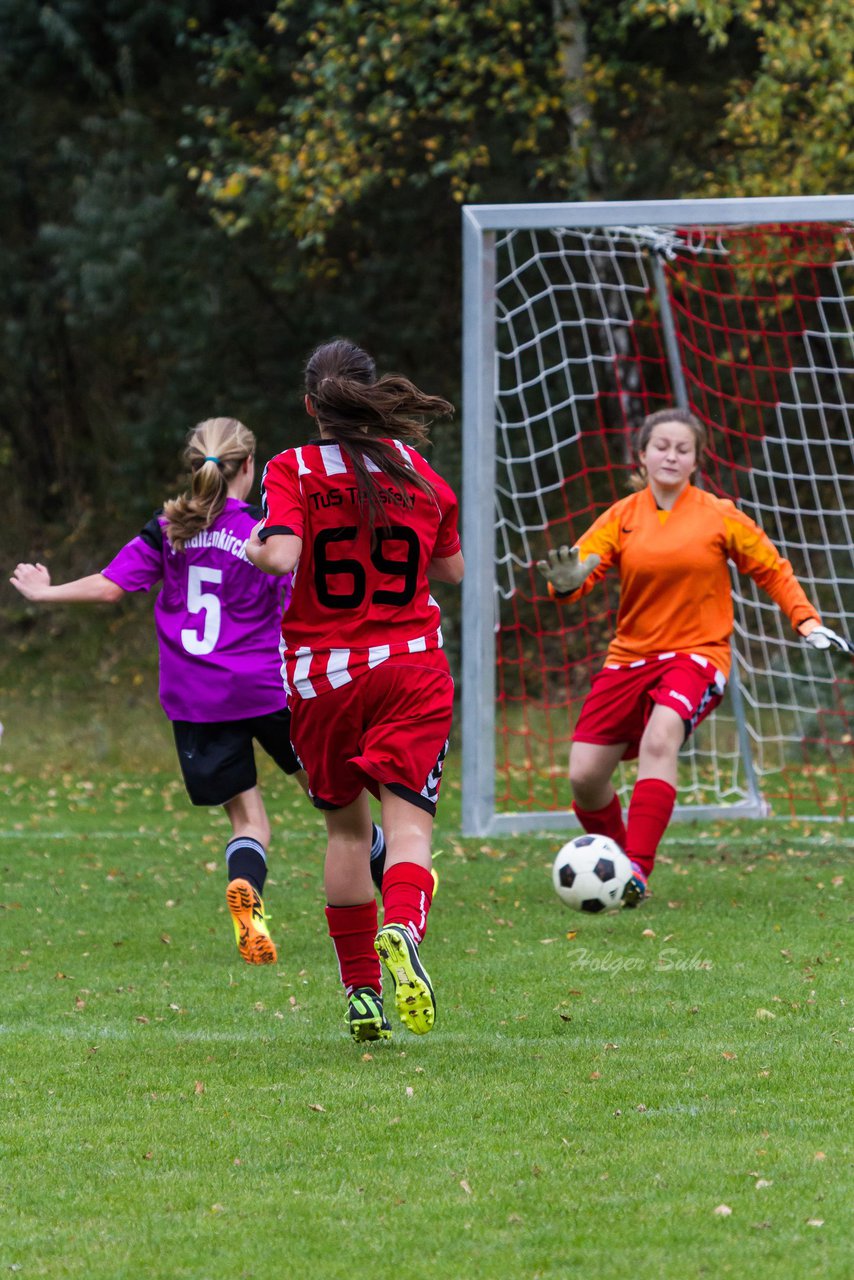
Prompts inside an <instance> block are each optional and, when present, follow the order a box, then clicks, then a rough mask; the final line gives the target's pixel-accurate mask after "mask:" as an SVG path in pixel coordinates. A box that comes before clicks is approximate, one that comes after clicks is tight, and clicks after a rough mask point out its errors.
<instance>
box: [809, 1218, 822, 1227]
mask: <svg viewBox="0 0 854 1280" xmlns="http://www.w3.org/2000/svg"><path fill="white" fill-rule="evenodd" d="M807 1226H808V1227H823V1226H824V1218H807Z"/></svg>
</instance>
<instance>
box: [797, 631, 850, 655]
mask: <svg viewBox="0 0 854 1280" xmlns="http://www.w3.org/2000/svg"><path fill="white" fill-rule="evenodd" d="M804 640H806V642H807V644H808V645H810V646H811V647H812V648H813V649H829V648H830V647H831V646H833V648H834V649H841V650H842V652H843V653H851V654H854V645H852V644H851V641H850V640H846V639H845V637H844V636H838V635H837V634H836V632H835V631H831V629H830V627H823V626H821V625H820V624H819V626H817V627H813V629H812V631H811V632H810V633H809V635H806V636H804Z"/></svg>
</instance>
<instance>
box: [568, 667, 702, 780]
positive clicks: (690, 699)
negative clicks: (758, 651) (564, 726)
mask: <svg viewBox="0 0 854 1280" xmlns="http://www.w3.org/2000/svg"><path fill="white" fill-rule="evenodd" d="M725 689H726V680H725V679H724V677H723V675H722V674H721V672H720V671H718V669H717V667H715V666H713V664H712V663H711V662H709V660H708V659H707V658H701V657H700V656H699V654H694V653H664V654H661V655H660V656H659V657H655V658H644V659H641V660H640V661H639V662H633V663H631V664H630V665H629V666H626V667H618V666H615V665H609V666H606V667H603V668H602V670H601V671H600V672H598V674H597V675H595V676H594V677H593V680H592V681H591V684H590V692H589V694H588V695H587V697H586V698H585V699H584V705H583V706H582V708H581V713H580V715H579V717H578V721H577V723H576V725H575V731H574V733H573V735H572V740H573V742H593V743H596V744H598V745H600V746H613V745H614V744H615V743H618V742H625V743H627V744H628V745H627V746H626V750H625V751H624V752H623V759H624V760H633V759H634V758H635V756H636V755H637V753H638V747H639V745H640V740H641V735H642V734H643V731H644V729H645V728H646V724H647V721H648V720H649V717H650V715H651V714H652V708H653V706H654V705H655V704H656V703H659V704H660V705H661V706H664V707H672V708H673V710H674V711H676V712H677V713H678V715H679V716H680V717H681V719H682V723H683V724H684V725H685V738H686V739H687V738H688V736H689V735H690V734H691V733H692V732H693V731H694V729H696V727H697V725H698V724H699V723H700V721H701V720H705V718H706V716H707V715H710V714H711V712H712V711H714V709H715V707H717V706H718V705H719V704H720V701H721V698H722V697H723V695H724V691H725Z"/></svg>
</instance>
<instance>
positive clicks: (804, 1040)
mask: <svg viewBox="0 0 854 1280" xmlns="http://www.w3.org/2000/svg"><path fill="white" fill-rule="evenodd" d="M6 692H7V695H8V697H9V699H10V700H11V701H12V702H13V703H14V693H13V691H12V690H11V689H7V691H6ZM117 714H118V713H117ZM51 716H54V717H58V720H56V723H61V722H62V708H61V707H59V708H57V707H54V708H53V709H52V711H51ZM135 716H136V713H135V712H132V713H130V714H128V717H127V723H126V724H124V723H123V722H122V720H121V716H120V715H118V718H117V719H111V718H110V717H107V718H106V720H105V721H104V724H103V725H102V729H103V733H102V734H101V735H100V736H99V735H98V734H97V733H95V734H94V736H93V735H92V732H91V731H92V725H91V723H89V722H87V721H86V720H85V718H84V720H83V721H82V722H81V721H79V720H78V724H79V728H80V731H79V735H78V738H79V742H80V743H82V744H83V745H81V746H79V749H78V750H77V751H76V753H75V741H74V737H75V735H74V733H73V732H72V730H71V728H70V725H66V727H65V729H64V730H63V732H62V736H61V737H60V738H58V739H56V740H55V741H54V743H53V747H52V749H51V750H50V751H47V752H46V751H45V750H44V749H43V748H42V749H41V750H39V746H38V741H39V739H38V735H37V734H36V735H35V736H33V735H32V734H29V735H27V737H26V741H24V738H23V736H22V735H21V734H20V733H18V734H17V736H16V735H15V733H14V732H13V733H12V734H9V733H7V736H6V743H5V745H4V747H3V748H2V751H0V769H2V772H0V794H2V796H3V801H4V803H3V810H2V822H0V866H2V879H0V929H2V945H1V946H0V964H2V1007H0V1088H2V1104H3V1105H2V1112H0V1115H2V1120H0V1132H2V1162H0V1274H5V1273H7V1272H8V1273H10V1274H12V1273H17V1274H20V1275H21V1276H23V1277H30V1276H47V1277H84V1276H85V1277H88V1278H90V1280H92V1278H96V1280H100V1278H102V1277H103V1278H104V1280H107V1278H110V1280H120V1278H123V1277H128V1278H131V1277H133V1278H137V1277H163V1278H164V1280H165V1278H167V1277H168V1278H169V1280H172V1278H174V1280H178V1278H179V1277H180V1278H181V1280H183V1278H185V1277H186V1278H187V1280H189V1278H192V1280H208V1277H210V1280H214V1278H215V1277H220V1276H228V1277H239V1278H246V1280H249V1278H250V1277H251V1278H257V1280H262V1278H264V1280H266V1278H267V1277H272V1276H292V1275H293V1276H317V1277H319V1278H322V1280H338V1278H339V1277H341V1278H342V1280H343V1278H345V1277H346V1278H347V1280H361V1278H362V1277H369V1276H374V1275H375V1274H377V1273H382V1274H389V1273H393V1274H397V1275H411V1276H418V1277H422V1278H424V1280H432V1278H436V1280H455V1278H456V1277H476V1278H478V1280H480V1278H483V1280H505V1278H507V1280H509V1278H510V1277H512V1278H513V1280H535V1277H541V1278H542V1280H547V1278H548V1280H557V1278H558V1277H566V1276H570V1275H574V1274H585V1275H589V1276H593V1277H603V1278H609V1280H610V1278H612V1277H613V1280H623V1278H624V1277H625V1280H629V1278H632V1280H635V1278H636V1277H655V1278H659V1277H664V1278H668V1280H669V1278H670V1277H672V1278H673V1280H689V1278H690V1277H705V1276H718V1275H734V1276H743V1275H746V1274H749V1273H751V1272H753V1273H754V1274H756V1275H761V1276H762V1277H763V1280H768V1278H776V1277H780V1278H781V1280H782V1278H783V1277H785V1280H792V1278H793V1277H796V1278H797V1280H802V1278H803V1277H811V1276H816V1277H818V1276H820V1277H838V1278H839V1280H843V1278H845V1280H848V1278H849V1277H850V1276H851V1275H852V1273H854V1249H852V1240H854V1223H852V1218H851V1202H850V1186H851V1183H850V1170H851V1167H852V1145H854V1144H852V1127H851V1123H850V1103H851V1097H852V1071H851V1040H852V1022H854V1010H852V1007H851V1002H850V998H851V983H850V958H849V957H850V952H848V953H847V954H846V952H845V950H844V948H845V946H846V937H845V935H846V931H848V932H850V920H851V905H850V889H851V882H852V873H851V870H850V861H851V855H852V849H854V838H852V836H854V833H852V828H851V825H850V824H847V825H844V826H842V825H828V824H817V825H816V826H815V827H813V828H809V827H807V826H805V825H800V826H793V825H790V824H778V825H774V824H766V825H753V826H751V825H748V824H742V825H740V826H739V827H738V828H737V829H734V830H733V829H731V830H727V829H726V828H724V827H723V826H718V827H715V828H713V829H709V830H704V831H696V830H694V829H693V828H687V827H681V828H672V829H671V832H670V833H669V836H668V839H667V842H666V844H665V846H664V847H663V849H662V858H661V865H660V867H659V869H658V870H657V871H656V875H655V878H654V881H653V887H654V889H655V896H654V897H653V898H652V900H651V901H650V902H649V903H647V904H646V905H645V906H644V908H643V909H642V910H640V911H637V912H623V913H619V914H615V915H610V916H608V917H606V918H604V919H603V918H601V917H595V918H587V917H583V916H576V915H573V914H571V913H570V912H568V911H567V910H566V909H565V908H564V907H562V906H561V904H560V903H559V902H558V900H557V898H556V897H555V896H554V894H553V892H552V889H551V885H550V882H549V867H550V863H551V859H552V857H553V855H554V851H555V849H556V846H557V844H558V843H559V840H557V839H556V838H555V837H554V836H550V837H548V838H536V837H525V838H519V839H502V840H500V841H488V842H487V841H481V840H462V839H460V838H459V837H458V835H457V831H458V814H459V780H458V765H457V763H456V762H455V761H452V762H451V764H450V766H449V774H448V778H447V782H446V788H445V791H444V793H443V805H442V809H441V821H440V823H439V825H438V831H437V840H436V848H437V850H438V858H437V868H438V870H439V871H440V873H441V886H440V891H439V894H438V896H437V899H436V903H435V907H434V912H433V915H432V917H431V926H430V932H429V934H428V938H427V940H426V942H425V945H424V948H423V955H424V959H425V962H426V963H427V966H428V968H429V969H430V972H431V975H432V977H433V980H434V982H435V984H436V989H437V1001H438V1018H437V1024H436V1028H435V1030H434V1032H433V1033H432V1034H431V1035H430V1036H427V1037H423V1038H419V1037H415V1036H412V1035H410V1034H409V1033H407V1032H406V1031H405V1030H404V1029H403V1028H402V1027H400V1026H399V1025H397V1024H396V1031H395V1036H394V1039H393V1041H392V1043H391V1044H390V1045H379V1046H372V1047H370V1052H365V1047H364V1046H360V1047H357V1046H355V1045H353V1044H352V1043H351V1042H350V1041H349V1039H348V1037H347V1036H346V1034H345V1028H344V1022H343V1012H344V1004H343V998H342V995H341V992H340V988H339V985H338V981H337V973H336V968H335V963H334V959H333V954H332V950H331V944H330V942H329V940H328V938H327V936H326V931H325V921H324V917H323V910H322V908H323V893H322V889H321V882H320V866H321V846H322V837H321V827H320V820H319V818H318V816H317V815H315V814H314V812H313V811H312V810H311V809H310V808H309V807H308V806H307V805H306V803H305V801H304V800H302V799H301V798H300V797H298V796H297V794H296V788H295V787H294V786H293V785H292V784H289V783H288V782H287V781H286V780H284V779H281V778H278V777H275V776H274V775H273V774H272V773H271V772H270V771H269V770H268V769H266V768H265V769H264V772H263V775H262V776H263V781H264V783H265V787H266V791H267V795H268V800H269V807H270V809H271V811H272V813H273V814H274V823H275V831H276V836H275V843H274V848H273V851H272V853H271V875H270V879H269V881H268V889H267V893H266V900H267V907H268V910H269V911H270V912H271V914H272V917H273V919H272V922H271V928H272V931H273V933H274V936H275V937H276V940H277V942H278V944H279V947H280V953H281V962H280V964H279V965H277V966H270V967H268V968H262V969H252V968H249V967H248V966H246V965H244V964H243V963H242V962H241V961H240V960H239V958H238V956H237V952H236V949H235V948H234V945H233V936H232V932H231V927H230V921H229V918H228V916H227V914H226V912H225V907H224V902H223V890H224V876H223V866H222V849H223V844H224V838H225V826H224V819H223V817H222V815H221V814H219V813H218V812H217V813H209V812H206V811H199V810H193V809H192V808H191V807H190V806H189V804H188V803H187V802H186V799H185V796H184V793H183V790H182V787H181V785H180V783H179V782H178V781H177V779H176V776H175V774H176V770H175V769H173V766H172V761H171V758H170V751H171V748H170V745H169V738H168V730H167V728H166V726H165V725H163V724H162V723H161V722H159V721H155V720H154V719H153V718H148V719H147V718H145V717H143V720H142V722H141V723H140V725H139V726H138V727H137V728H136V729H135V728H134V726H135V725H136V723H137V721H136V719H135ZM6 718H7V722H8V716H7V717H6ZM117 733H118V735H119V738H120V740H121V741H122V742H123V744H124V756H125V758H126V759H127V760H128V761H132V762H133V771H130V770H129V769H128V768H126V769H125V770H124V771H123V770H122V769H120V768H119V767H117V766H116V765H115V764H113V763H111V762H110V761H111V760H112V759H113V756H114V755H115V754H117V752H116V751H115V750H114V746H115V744H114V743H112V745H111V743H110V742H108V744H107V748H104V745H103V744H104V741H107V740H108V739H111V735H112V737H115V735H116V734H117ZM99 743H100V744H101V745H100V746H99V745H98V744H99ZM16 744H17V747H18V750H15V747H16ZM105 760H106V761H107V763H104V761H105ZM154 760H156V761H157V764H156V765H155V764H153V763H152V762H153V761H154ZM846 1116H847V1120H846ZM724 1206H726V1208H724Z"/></svg>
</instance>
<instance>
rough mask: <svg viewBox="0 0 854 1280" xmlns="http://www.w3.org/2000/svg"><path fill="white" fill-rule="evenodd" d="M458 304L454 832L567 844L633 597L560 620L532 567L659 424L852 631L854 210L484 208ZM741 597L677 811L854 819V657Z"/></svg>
mask: <svg viewBox="0 0 854 1280" xmlns="http://www.w3.org/2000/svg"><path fill="white" fill-rule="evenodd" d="M463 291H464V299H463V485H462V506H463V528H462V532H463V549H464V552H465V556H466V575H465V578H464V581H463V601H462V705H461V710H462V754H463V786H462V817H463V831H464V833H465V834H469V835H490V834H501V833H509V832H514V831H526V830H538V829H554V830H557V829H562V828H569V827H572V826H574V825H576V824H575V819H574V817H573V815H572V813H571V810H570V801H571V795H570V791H569V784H568V778H567V763H568V752H569V743H570V740H571V736H572V725H573V723H574V720H575V717H576V715H577V713H578V710H579V708H580V705H581V702H582V701H583V698H584V696H585V694H586V692H587V690H588V688H589V684H590V677H591V675H592V674H593V673H594V672H595V671H596V670H598V668H599V666H601V663H602V660H603V657H604V651H605V648H606V647H607V643H608V640H609V639H610V637H611V635H612V633H613V629H614V622H615V617H616V605H617V600H618V585H617V583H616V580H615V578H614V575H609V577H608V578H606V579H605V580H604V581H603V582H602V583H599V584H598V585H597V587H596V588H595V589H594V591H593V592H592V593H591V594H590V595H589V596H587V597H585V599H584V600H583V601H581V602H580V603H579V604H577V605H575V606H561V605H558V604H555V602H554V601H552V600H550V599H549V598H548V596H547V594H546V592H545V589H544V584H543V582H542V579H538V575H537V573H536V569H535V564H536V561H537V560H538V559H541V558H542V557H543V556H544V554H545V552H546V551H547V550H548V549H549V548H550V547H553V546H558V545H560V544H561V543H564V542H569V543H571V542H573V541H574V540H575V539H577V538H578V537H579V536H580V535H581V533H582V532H583V531H584V529H585V528H587V527H588V526H589V524H590V523H592V521H593V519H595V517H596V516H597V515H598V514H599V512H600V511H602V510H604V509H605V508H606V507H607V506H609V505H610V504H611V503H612V502H614V501H616V500H617V499H618V498H619V497H621V496H623V495H624V494H625V493H627V492H628V487H627V481H628V477H629V475H630V474H631V471H632V469H633V468H632V455H631V440H632V436H633V433H634V430H635V429H636V428H637V427H638V426H639V425H640V422H641V421H642V420H643V418H644V417H645V416H646V414H647V413H650V412H653V411H654V410H655V409H658V408H661V407H664V406H666V405H672V404H679V405H682V406H684V407H687V408H690V409H691V410H692V411H693V412H694V413H696V414H697V416H698V417H699V418H700V419H701V420H702V421H703V422H704V423H705V424H706V427H707V429H708V432H709V437H710V448H709V452H708V457H707V459H706V462H705V464H704V468H703V471H702V474H701V476H700V477H699V478H698V483H700V484H702V485H703V486H704V487H707V488H708V489H709V490H710V491H712V492H714V493H716V494H719V495H720V496H724V497H731V498H733V499H734V500H735V501H736V502H737V503H738V505H739V507H740V508H741V509H742V510H744V511H745V512H746V513H747V514H748V515H750V516H751V517H752V518H753V519H754V520H756V522H757V524H759V525H760V526H761V527H762V528H763V529H764V530H765V531H766V533H767V534H768V535H769V537H770V538H771V539H772V541H773V542H774V543H775V544H776V545H777V547H778V548H779V550H780V551H781V553H782V554H783V555H784V556H786V558H787V559H789V560H791V562H792V564H793V567H794V570H795V573H796V575H797V577H798V579H799V580H800V582H801V583H802V585H803V587H804V589H805V591H806V592H807V595H808V596H809V597H810V598H811V599H812V600H813V601H814V602H815V604H816V605H817V607H818V608H819V610H820V611H821V613H822V617H823V620H824V621H825V623H826V625H828V626H830V627H832V628H833V629H834V630H836V631H841V632H842V633H844V634H847V635H849V636H854V196H844V195H837V196H815V197H801V198H794V197H791V198H790V197H778V198H767V199H743V200H695V201H633V202H626V203H610V202H607V203H577V204H534V205H531V204H523V205H469V206H466V207H465V208H464V209H463ZM732 583H733V602H734V608H735V628H734V632H733V641H732V650H733V664H732V672H731V675H730V681H729V685H728V692H727V695H726V698H725V700H724V703H723V704H722V706H721V707H720V708H719V709H718V711H717V712H716V713H715V715H714V716H712V717H710V718H709V719H708V720H707V721H705V722H704V723H703V724H702V725H701V726H700V727H699V729H698V730H697V733H696V734H695V735H694V736H692V738H691V739H690V740H689V743H688V744H687V745H686V747H685V749H684V750H683V752H682V753H681V756H680V776H679V783H678V800H677V807H676V811H675V817H676V818H677V819H681V820H686V819H701V818H702V819H709V820H712V819H724V818H730V817H738V816H741V817H744V816H749V817H758V816H766V815H768V816H773V817H786V818H790V817H793V816H803V817H812V818H815V819H821V820H831V819H838V818H850V817H852V816H854V798H852V795H851V791H852V787H851V781H852V775H853V774H854V742H852V733H854V723H852V721H854V664H852V663H850V660H847V661H846V659H845V657H844V655H841V654H836V661H834V657H833V656H832V655H831V656H829V655H828V654H827V653H824V652H817V651H812V650H809V649H808V648H807V646H805V645H804V644H803V642H802V641H800V640H799V639H798V638H797V637H796V636H795V635H794V634H793V632H792V630H791V628H790V626H789V624H788V621H787V619H785V618H784V617H783V615H782V614H780V612H779V610H778V609H777V607H776V605H774V604H773V602H772V601H770V600H769V599H768V598H767V597H766V596H764V595H763V594H762V593H761V592H760V591H759V590H758V589H757V588H756V587H755V585H754V584H753V582H752V581H751V580H750V579H748V578H743V577H740V576H739V575H738V574H737V573H736V572H735V570H734V569H733V574H732ZM631 778H632V770H630V768H628V767H626V768H622V769H621V771H620V774H619V776H618V777H617V778H616V779H615V782H616V784H617V786H618V791H619V794H620V796H621V799H622V801H623V802H624V804H625V803H626V802H627V800H628V796H629V793H630V786H631Z"/></svg>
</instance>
